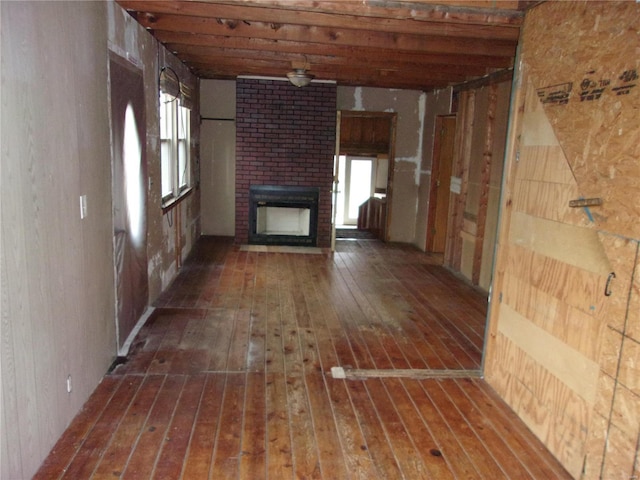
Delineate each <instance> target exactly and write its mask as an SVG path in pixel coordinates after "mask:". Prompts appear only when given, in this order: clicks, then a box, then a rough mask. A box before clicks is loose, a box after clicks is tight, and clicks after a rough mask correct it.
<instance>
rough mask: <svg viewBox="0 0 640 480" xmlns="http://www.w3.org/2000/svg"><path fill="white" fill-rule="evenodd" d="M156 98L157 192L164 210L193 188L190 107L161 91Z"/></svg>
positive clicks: (177, 98)
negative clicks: (158, 130) (157, 137)
mask: <svg viewBox="0 0 640 480" xmlns="http://www.w3.org/2000/svg"><path fill="white" fill-rule="evenodd" d="M158 98H159V108H158V113H159V123H160V132H159V133H160V135H159V139H160V177H161V182H160V183H161V185H160V193H161V196H162V208H163V210H167V209H169V208H170V207H172V206H173V205H175V204H177V203H178V202H179V201H180V200H181V199H182V198H184V197H186V196H187V195H188V194H189V193H191V190H192V185H191V109H190V108H187V107H185V106H183V105H182V102H180V99H179V97H176V96H173V95H171V94H168V93H165V92H162V91H160V94H159V96H158ZM181 170H182V171H181ZM167 187H168V188H167Z"/></svg>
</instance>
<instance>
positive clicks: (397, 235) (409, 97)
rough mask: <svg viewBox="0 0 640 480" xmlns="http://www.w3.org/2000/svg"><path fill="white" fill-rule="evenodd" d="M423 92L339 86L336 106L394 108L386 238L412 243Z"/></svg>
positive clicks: (420, 151)
mask: <svg viewBox="0 0 640 480" xmlns="http://www.w3.org/2000/svg"><path fill="white" fill-rule="evenodd" d="M425 99H426V95H425V94H424V93H423V92H419V91H414V90H387V89H381V88H365V87H338V110H358V111H369V112H397V114H398V119H397V124H396V140H395V146H396V148H395V169H394V172H393V179H394V180H393V181H394V185H393V198H392V199H391V212H389V215H391V224H390V226H389V240H390V241H392V242H405V243H413V242H414V241H415V236H416V212H417V208H418V185H419V181H420V163H421V160H422V148H423V147H422V136H423V130H424V128H423V121H424V111H425Z"/></svg>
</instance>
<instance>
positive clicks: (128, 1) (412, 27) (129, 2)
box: [119, 0, 520, 42]
mask: <svg viewBox="0 0 640 480" xmlns="http://www.w3.org/2000/svg"><path fill="white" fill-rule="evenodd" d="M320 3H321V2H320ZM344 3H350V2H344ZM119 4H120V5H121V6H122V7H124V8H126V9H128V10H131V11H136V12H140V13H142V14H144V15H147V16H149V15H159V14H167V15H186V16H191V17H203V18H223V19H227V20H236V21H239V22H245V23H252V22H261V23H271V24H279V25H284V24H287V25H301V26H315V27H326V28H336V29H350V30H373V31H380V32H388V33H402V34H415V35H433V36H444V37H449V36H453V37H460V38H478V39H481V38H484V39H495V40H509V41H513V42H515V41H517V40H518V37H519V34H520V30H519V28H514V27H511V26H492V25H483V24H471V25H469V24H463V23H444V22H430V21H420V20H416V19H414V18H405V19H396V18H382V17H370V16H361V15H355V14H345V13H336V12H331V13H328V12H326V11H325V12H319V11H317V10H316V9H313V10H311V11H301V10H291V9H286V8H276V7H273V6H271V7H268V8H264V6H261V7H258V6H254V5H255V3H254V4H251V5H252V6H243V5H237V4H229V3H220V2H216V3H204V2H194V1H173V2H168V1H153V0H145V1H139V0H120V1H119Z"/></svg>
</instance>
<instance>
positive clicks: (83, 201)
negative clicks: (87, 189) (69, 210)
mask: <svg viewBox="0 0 640 480" xmlns="http://www.w3.org/2000/svg"><path fill="white" fill-rule="evenodd" d="M85 218H87V196H86V195H80V219H81V220H83V219H85Z"/></svg>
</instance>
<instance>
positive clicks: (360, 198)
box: [340, 155, 375, 225]
mask: <svg viewBox="0 0 640 480" xmlns="http://www.w3.org/2000/svg"><path fill="white" fill-rule="evenodd" d="M343 158H344V168H343V169H340V170H341V171H343V172H344V183H343V185H344V198H343V202H344V203H343V205H344V210H343V219H342V224H343V225H357V223H358V209H359V207H360V205H362V204H363V203H364V202H366V201H367V200H368V199H369V197H371V196H372V195H373V192H374V186H375V178H374V171H375V170H374V160H375V158H370V157H351V156H348V155H347V156H346V157H343Z"/></svg>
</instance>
